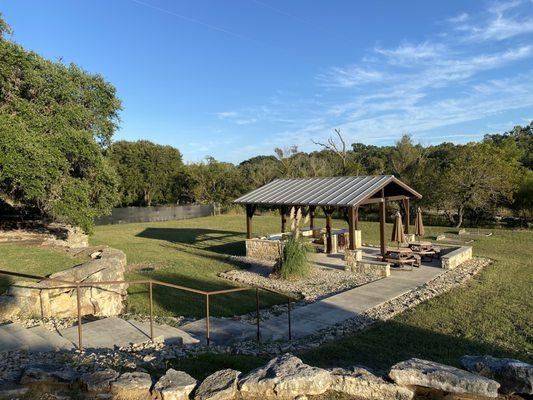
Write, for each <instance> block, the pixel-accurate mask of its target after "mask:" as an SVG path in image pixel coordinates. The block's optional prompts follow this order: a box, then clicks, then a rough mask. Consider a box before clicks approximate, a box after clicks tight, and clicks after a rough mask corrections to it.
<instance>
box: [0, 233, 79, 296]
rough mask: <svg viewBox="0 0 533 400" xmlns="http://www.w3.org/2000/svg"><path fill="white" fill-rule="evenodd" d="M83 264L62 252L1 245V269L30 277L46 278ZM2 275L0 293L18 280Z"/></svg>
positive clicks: (15, 245)
mask: <svg viewBox="0 0 533 400" xmlns="http://www.w3.org/2000/svg"><path fill="white" fill-rule="evenodd" d="M81 262H83V261H82V260H80V259H79V258H76V257H74V256H72V255H70V254H67V253H66V252H64V251H61V250H55V249H51V248H46V247H35V246H29V245H23V244H17V243H0V269H2V270H7V271H13V272H21V273H25V274H30V275H37V276H46V275H49V274H52V273H54V272H58V271H62V270H64V269H67V268H70V267H72V266H74V265H76V264H79V263H81ZM20 279H22V278H13V277H7V276H3V275H0V293H3V292H4V291H5V290H6V288H7V286H8V285H9V284H11V283H13V282H15V281H16V280H20Z"/></svg>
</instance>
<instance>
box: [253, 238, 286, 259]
mask: <svg viewBox="0 0 533 400" xmlns="http://www.w3.org/2000/svg"><path fill="white" fill-rule="evenodd" d="M282 254H283V243H282V242H281V241H280V240H268V239H246V257H250V258H255V259H256V260H265V261H278V260H279V259H280V258H281V255H282Z"/></svg>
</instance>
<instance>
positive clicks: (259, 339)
mask: <svg viewBox="0 0 533 400" xmlns="http://www.w3.org/2000/svg"><path fill="white" fill-rule="evenodd" d="M255 306H256V308H257V341H258V342H260V341H261V332H260V328H259V318H260V316H259V289H258V288H255Z"/></svg>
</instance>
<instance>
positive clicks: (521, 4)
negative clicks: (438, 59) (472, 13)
mask: <svg viewBox="0 0 533 400" xmlns="http://www.w3.org/2000/svg"><path fill="white" fill-rule="evenodd" d="M532 8H533V2H531V1H504V2H498V3H494V4H493V5H492V6H491V7H489V9H488V10H487V11H488V15H489V17H488V18H487V19H486V20H484V21H482V22H478V23H476V22H474V21H471V20H469V19H468V18H465V19H461V18H455V19H454V18H452V19H450V20H449V21H450V22H451V23H452V24H455V29H456V30H457V31H462V32H464V33H466V36H464V39H466V40H470V41H488V40H498V41H501V40H505V39H509V38H512V37H515V36H519V35H524V34H527V33H531V32H533V18H532V17H531V11H532ZM528 13H529V16H528Z"/></svg>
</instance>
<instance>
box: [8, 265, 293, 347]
mask: <svg viewBox="0 0 533 400" xmlns="http://www.w3.org/2000/svg"><path fill="white" fill-rule="evenodd" d="M0 275H5V276H14V277H18V278H27V279H35V280H39V281H41V282H45V281H49V282H53V283H58V284H61V286H54V287H40V288H39V289H40V290H47V289H48V290H52V289H76V306H77V317H78V350H82V349H83V333H82V321H81V317H82V315H81V296H80V288H85V287H94V286H105V285H121V284H128V285H141V284H147V285H148V298H149V310H150V340H151V341H152V342H153V341H154V311H153V286H154V285H156V286H164V287H169V288H172V289H177V290H183V291H186V292H190V293H196V294H200V295H203V296H205V308H206V342H207V345H208V346H209V344H210V342H211V338H210V321H209V319H210V303H209V298H210V296H216V295H222V294H229V293H237V292H244V291H248V290H255V298H256V315H257V316H256V326H257V334H256V339H257V341H258V342H260V340H261V328H260V313H259V289H261V290H264V291H267V292H271V293H275V294H280V293H278V292H275V291H273V290H270V289H266V288H258V287H238V288H232V289H221V290H212V291H205V290H201V289H194V288H190V287H187V286H181V285H176V284H174V283H169V282H163V281H158V280H155V279H141V280H128V281H126V280H119V281H100V282H82V281H79V282H78V281H74V282H72V281H65V280H62V279H57V278H50V277H45V276H38V275H30V274H23V273H20V272H13V271H5V270H0ZM283 295H284V296H286V297H287V316H288V333H289V340H292V327H291V297H290V296H289V295H287V294H283Z"/></svg>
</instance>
